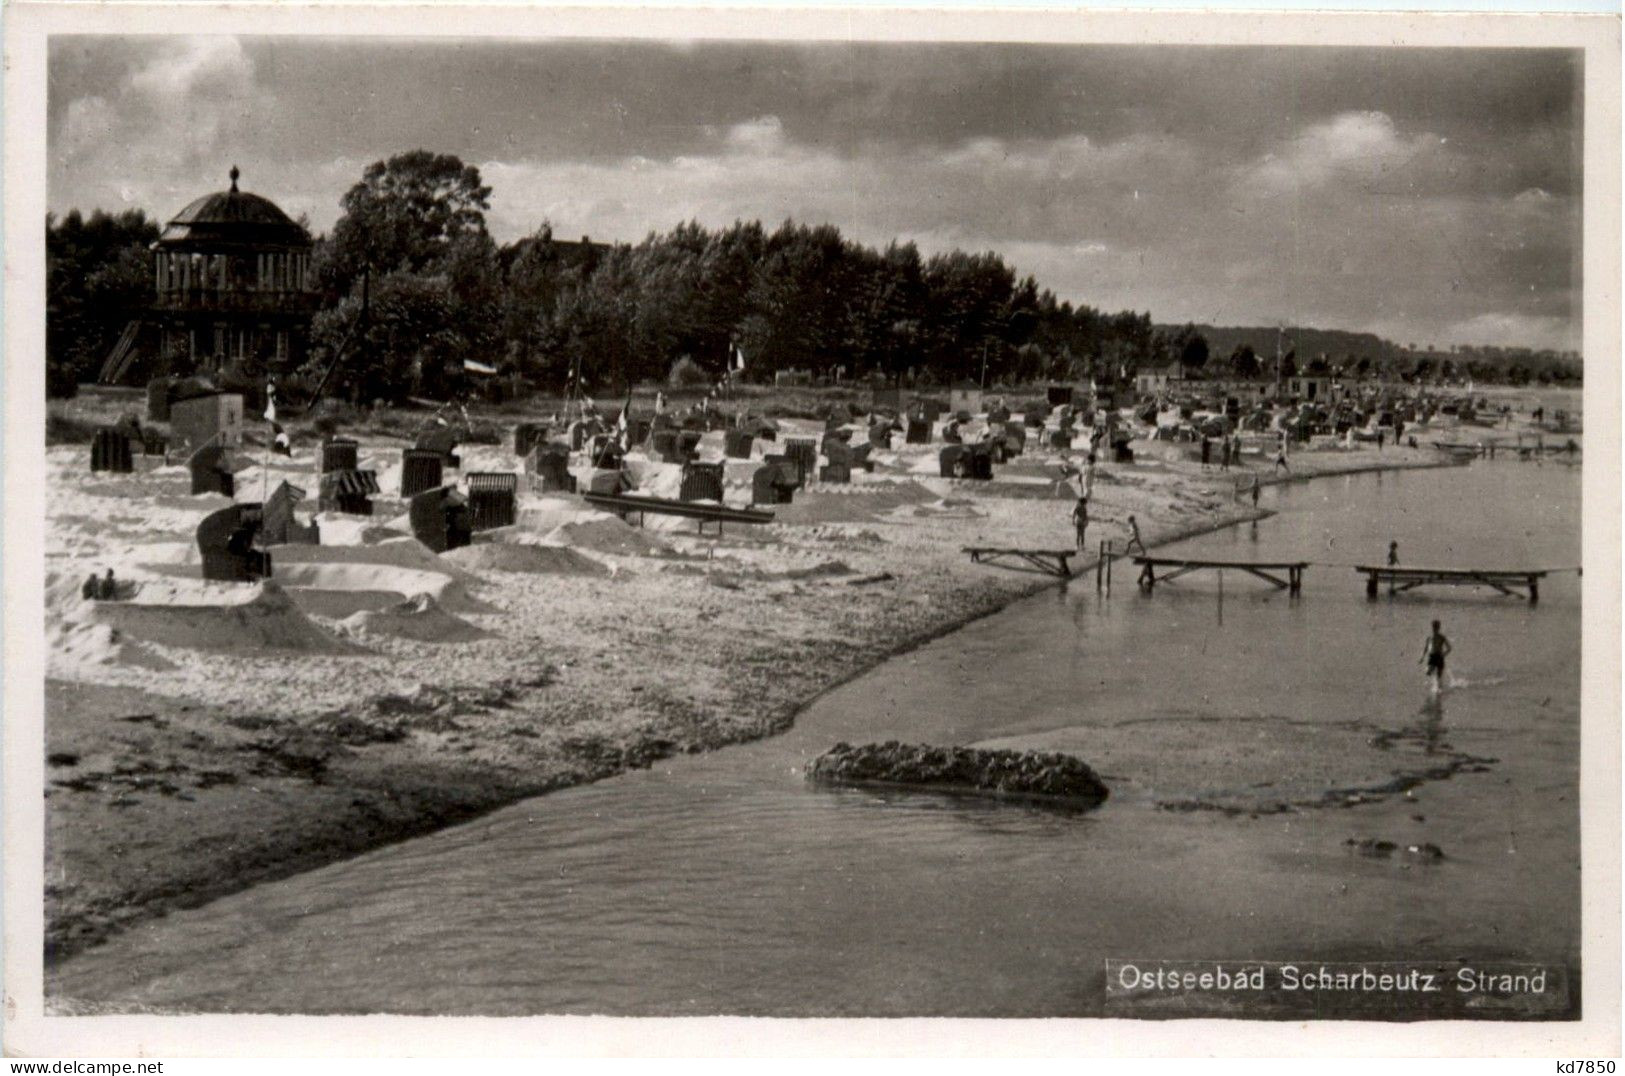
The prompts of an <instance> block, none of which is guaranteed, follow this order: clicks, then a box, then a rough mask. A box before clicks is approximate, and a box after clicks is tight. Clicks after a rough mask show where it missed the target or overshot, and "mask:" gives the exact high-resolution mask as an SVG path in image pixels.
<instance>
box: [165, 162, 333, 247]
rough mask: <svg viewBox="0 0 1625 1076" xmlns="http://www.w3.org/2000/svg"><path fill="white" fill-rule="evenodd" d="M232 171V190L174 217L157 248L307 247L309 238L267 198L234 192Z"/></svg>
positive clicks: (205, 198) (233, 172)
mask: <svg viewBox="0 0 1625 1076" xmlns="http://www.w3.org/2000/svg"><path fill="white" fill-rule="evenodd" d="M238 175H239V173H238V171H237V169H236V168H235V167H233V168H232V170H231V189H230V190H228V191H217V192H216V193H214V194H205V195H204V196H203V197H201V198H199V199H197V200H196V201H194V202H192V203H191V204H190V205H188V206H187V207H186V208H185V209H183V210H181V211H180V212H179V213H177V214H175V216H174V218H173V219H172V220H170V222H169V225H168V226H167V227H165V228H164V231H163V234H162V235H160V236H159V237H158V244H159V245H160V246H173V245H180V246H188V247H191V246H199V247H202V246H208V247H219V246H248V247H259V248H267V247H269V248H285V247H298V248H304V247H308V246H310V236H309V235H308V234H306V232H305V230H304V229H303V228H301V227H300V226H299V225H298V224H296V223H294V222H293V221H292V220H289V219H288V215H287V214H286V213H284V212H282V210H281V209H279V208H277V205H276V203H275V202H273V201H271V200H270V199H269V198H261V197H260V196H259V195H257V194H249V193H248V192H246V191H240V190H238V189H237V176H238Z"/></svg>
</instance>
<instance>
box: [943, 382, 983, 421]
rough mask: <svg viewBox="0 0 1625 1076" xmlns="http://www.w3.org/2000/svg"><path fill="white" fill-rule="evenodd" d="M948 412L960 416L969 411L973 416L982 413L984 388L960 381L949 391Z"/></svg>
mask: <svg viewBox="0 0 1625 1076" xmlns="http://www.w3.org/2000/svg"><path fill="white" fill-rule="evenodd" d="M948 410H950V411H952V412H954V413H955V414H958V413H959V412H961V411H968V412H970V413H971V414H973V415H976V414H980V413H981V411H982V386H980V385H978V384H977V383H976V382H974V381H971V380H969V379H968V378H967V379H966V380H963V381H960V382H959V383H957V384H955V385H954V386H953V387H951V388H950V389H949V390H948Z"/></svg>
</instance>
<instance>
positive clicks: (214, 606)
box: [85, 582, 366, 654]
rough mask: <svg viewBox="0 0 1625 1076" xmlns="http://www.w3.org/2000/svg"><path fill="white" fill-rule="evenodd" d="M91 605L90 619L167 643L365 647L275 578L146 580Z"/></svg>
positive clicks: (351, 650) (327, 650) (330, 649)
mask: <svg viewBox="0 0 1625 1076" xmlns="http://www.w3.org/2000/svg"><path fill="white" fill-rule="evenodd" d="M211 599H212V600H211ZM87 606H88V607H87V608H86V610H85V612H86V619H87V622H88V623H91V624H100V625H105V626H107V627H111V628H114V629H116V630H117V631H119V632H120V633H121V634H123V635H126V636H129V637H131V638H133V639H137V640H140V641H143V642H151V643H160V644H162V645H164V646H179V647H187V648H189V649H194V650H220V651H226V652H229V653H244V654H254V653H258V652H259V651H262V650H297V651H304V652H307V653H324V654H360V653H365V652H366V651H365V650H363V649H362V648H361V647H358V646H355V645H353V644H351V643H347V642H345V641H344V640H342V639H339V638H337V637H335V636H333V635H331V634H329V633H328V632H327V631H326V630H324V629H323V628H321V627H320V626H319V625H317V624H316V623H315V622H314V621H312V620H311V619H310V618H309V617H307V616H306V615H305V614H304V612H302V611H301V610H300V609H299V607H298V606H296V605H295V604H294V603H293V599H291V598H289V597H288V595H287V593H286V592H285V591H284V590H283V589H282V588H281V587H280V586H278V585H277V584H276V583H273V582H264V583H260V584H259V585H257V586H252V587H250V586H226V587H207V586H205V587H175V588H159V587H156V586H152V585H148V586H146V587H143V588H142V592H141V595H140V600H138V601H129V602H95V603H87Z"/></svg>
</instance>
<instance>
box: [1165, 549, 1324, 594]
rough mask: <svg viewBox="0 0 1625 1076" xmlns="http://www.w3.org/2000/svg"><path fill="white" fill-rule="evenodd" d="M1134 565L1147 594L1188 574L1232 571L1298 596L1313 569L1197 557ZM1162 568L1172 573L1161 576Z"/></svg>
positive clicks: (1294, 563) (1303, 565)
mask: <svg viewBox="0 0 1625 1076" xmlns="http://www.w3.org/2000/svg"><path fill="white" fill-rule="evenodd" d="M1134 563H1135V564H1138V565H1139V566H1140V586H1142V587H1144V588H1145V589H1146V590H1152V589H1154V588H1155V587H1156V585H1157V584H1158V583H1167V582H1171V581H1173V580H1175V579H1178V578H1179V577H1180V576H1182V575H1185V574H1187V573H1188V572H1196V571H1203V570H1213V571H1225V570H1226V569H1229V570H1231V571H1237V572H1246V573H1247V574H1248V575H1253V576H1257V577H1258V578H1259V579H1262V580H1264V581H1265V582H1266V583H1269V584H1270V585H1271V586H1274V587H1277V588H1279V589H1281V590H1284V591H1286V592H1287V593H1289V594H1297V593H1298V592H1299V591H1300V590H1301V589H1303V570H1304V569H1305V568H1307V567H1309V562H1308V561H1279V562H1268V561H1252V560H1206V559H1199V558H1194V557H1149V556H1140V557H1135V558H1134ZM1158 568H1163V569H1170V570H1168V571H1166V572H1165V573H1164V574H1163V575H1160V576H1159V575H1158V574H1157V569H1158Z"/></svg>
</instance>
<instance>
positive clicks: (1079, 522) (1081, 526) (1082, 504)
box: [1072, 497, 1089, 553]
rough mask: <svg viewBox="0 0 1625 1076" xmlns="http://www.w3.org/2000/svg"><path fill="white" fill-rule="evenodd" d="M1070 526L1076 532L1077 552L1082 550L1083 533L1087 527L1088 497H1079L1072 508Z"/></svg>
mask: <svg viewBox="0 0 1625 1076" xmlns="http://www.w3.org/2000/svg"><path fill="white" fill-rule="evenodd" d="M1072 526H1073V528H1074V529H1075V530H1076V531H1077V534H1078V552H1079V553H1082V552H1083V535H1084V532H1085V531H1087V530H1088V529H1089V498H1088V497H1079V498H1078V503H1077V504H1076V505H1075V506H1074V507H1073V509H1072Z"/></svg>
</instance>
